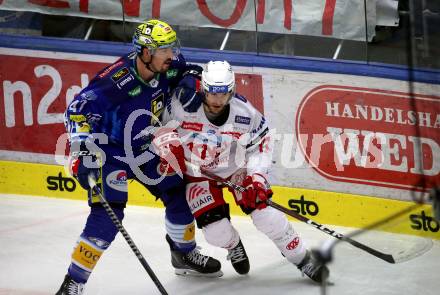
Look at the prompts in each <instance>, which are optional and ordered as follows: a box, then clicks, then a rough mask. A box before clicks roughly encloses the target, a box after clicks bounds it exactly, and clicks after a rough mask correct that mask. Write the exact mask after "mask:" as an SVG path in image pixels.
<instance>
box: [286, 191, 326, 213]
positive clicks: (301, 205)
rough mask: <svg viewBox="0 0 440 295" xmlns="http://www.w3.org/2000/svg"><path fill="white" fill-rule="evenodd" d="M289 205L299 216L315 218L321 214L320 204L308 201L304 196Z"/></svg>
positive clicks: (293, 200)
mask: <svg viewBox="0 0 440 295" xmlns="http://www.w3.org/2000/svg"><path fill="white" fill-rule="evenodd" d="M288 204H289V207H290V208H292V209H293V211H295V212H296V213H298V214H302V215H312V216H315V215H317V214H318V213H319V207H318V204H316V203H315V202H313V201H307V200H306V199H305V198H304V196H303V195H302V196H301V198H300V199H299V200H296V199H290V200H289V202H288Z"/></svg>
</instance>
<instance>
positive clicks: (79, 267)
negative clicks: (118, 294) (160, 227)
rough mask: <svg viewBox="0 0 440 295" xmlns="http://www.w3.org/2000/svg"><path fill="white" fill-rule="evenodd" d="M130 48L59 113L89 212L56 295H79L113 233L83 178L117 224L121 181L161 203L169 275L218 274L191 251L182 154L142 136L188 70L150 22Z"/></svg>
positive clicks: (212, 263) (122, 200) (170, 37)
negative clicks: (94, 181)
mask: <svg viewBox="0 0 440 295" xmlns="http://www.w3.org/2000/svg"><path fill="white" fill-rule="evenodd" d="M133 44H134V47H135V52H133V53H131V54H128V55H125V56H122V57H121V58H120V59H119V60H117V61H116V62H115V63H113V64H112V65H110V66H108V67H106V68H104V69H103V70H102V71H100V72H99V73H98V74H97V75H96V77H94V78H93V79H92V80H91V81H90V84H89V85H88V86H87V87H85V88H84V89H83V90H82V91H81V93H80V94H79V95H77V96H76V97H75V99H74V100H73V101H72V102H71V103H70V104H69V105H68V107H67V110H66V113H65V119H66V120H65V121H66V128H67V131H68V133H69V140H70V153H71V154H70V155H71V157H70V159H71V160H70V162H71V164H70V168H71V172H72V174H73V176H74V177H75V178H76V179H77V180H78V182H79V183H80V184H81V186H82V187H83V188H85V189H87V190H88V203H89V205H90V208H91V210H90V214H89V216H88V218H87V222H86V224H85V227H84V230H83V232H82V233H81V235H80V237H79V239H78V241H77V244H76V246H75V248H74V250H73V253H72V260H71V264H70V266H69V268H68V272H67V275H66V276H65V279H64V282H63V284H62V286H61V288H60V290H59V291H58V292H57V294H69V295H70V294H82V292H83V291H82V290H83V288H84V284H85V283H86V282H87V280H88V278H89V276H90V274H91V272H92V270H93V268H94V267H95V265H96V264H97V262H98V260H99V258H100V257H101V255H102V254H103V253H104V251H105V250H106V249H107V248H108V247H109V246H110V244H111V243H112V241H113V240H114V238H115V236H116V234H117V231H118V230H117V229H116V227H115V226H114V225H113V223H112V221H111V220H110V218H109V217H108V216H107V213H106V211H105V210H104V208H103V207H102V205H101V204H100V202H99V198H98V196H96V195H94V194H93V193H92V190H91V189H90V186H89V184H88V176H89V175H92V176H93V177H94V178H96V179H97V184H98V185H99V186H100V187H101V191H102V192H103V194H104V195H105V197H106V199H107V201H108V202H109V203H110V205H111V207H112V209H113V210H114V211H115V213H116V214H117V216H118V217H119V219H121V220H122V218H123V217H124V208H125V206H126V202H127V179H136V180H138V181H139V182H141V183H143V185H144V186H145V187H146V188H147V189H148V190H149V191H150V192H151V193H152V194H153V195H154V196H156V197H157V198H160V199H161V200H162V202H163V203H164V205H165V208H166V209H165V225H166V231H167V235H166V240H167V242H168V243H169V245H170V249H171V262H172V265H173V267H174V268H175V271H176V273H177V274H190V275H191V274H193V275H200V276H221V275H222V272H221V270H220V268H221V265H220V262H219V261H217V260H215V259H213V258H211V257H209V256H205V255H202V254H201V253H200V252H199V251H198V250H197V248H196V243H195V239H194V218H193V216H192V214H191V211H190V210H189V208H188V205H187V202H186V199H185V185H184V183H183V180H182V178H181V175H182V173H180V172H181V171H178V169H185V164H184V162H182V160H181V159H183V158H184V157H183V149H182V148H181V146H173V145H171V144H170V141H167V140H162V141H161V142H159V143H158V142H155V141H154V140H155V139H154V132H148V131H149V130H150V131H151V130H155V129H154V127H157V125H160V121H159V120H160V117H161V114H162V111H163V110H164V106H165V105H166V103H167V100H168V99H169V91H170V89H171V88H173V87H174V86H175V85H176V84H177V83H178V81H179V79H180V78H181V77H182V75H184V72H185V71H189V70H190V69H191V65H187V64H186V62H185V60H184V58H183V56H182V55H181V54H180V52H179V51H180V50H179V48H180V46H179V41H178V39H177V37H176V33H175V31H174V30H173V29H172V28H171V27H170V26H169V25H168V24H167V23H165V22H162V21H159V20H150V21H147V22H145V23H142V24H140V25H139V26H138V27H137V29H136V31H135V33H134V35H133ZM156 130H157V129H156ZM175 134H176V133H173V132H172V131H171V132H170V133H169V134H160V135H159V136H157V135H158V134H156V137H159V138H162V139H163V138H172V137H173V135H175ZM169 135H171V136H169ZM171 141H172V140H171ZM153 146H154V147H155V152H152V147H153ZM170 149H171V150H172V153H171V154H172V155H173V157H171V158H170V157H168V158H167V155H169V154H170V153H166V152H164V151H169V150H170ZM179 154H180V156H179ZM158 155H160V156H158ZM174 155H175V157H174ZM176 158H177V159H180V160H179V161H178V163H177V167H176V165H172V160H173V159H176ZM140 159H141V160H140ZM182 171H183V170H182ZM176 172H179V173H176Z"/></svg>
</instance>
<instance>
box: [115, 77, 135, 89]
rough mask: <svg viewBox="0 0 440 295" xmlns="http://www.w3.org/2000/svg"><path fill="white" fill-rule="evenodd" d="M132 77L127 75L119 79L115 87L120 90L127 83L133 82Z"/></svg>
mask: <svg viewBox="0 0 440 295" xmlns="http://www.w3.org/2000/svg"><path fill="white" fill-rule="evenodd" d="M133 80H134V77H133V75H131V74H129V75H128V76H126V77H125V78H123V79H121V80H120V82H117V83H116V86H117V87H118V88H119V89H122V87H124V85H126V84H127V83H128V82H130V81H133Z"/></svg>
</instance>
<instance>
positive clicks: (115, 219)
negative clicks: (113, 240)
mask: <svg viewBox="0 0 440 295" xmlns="http://www.w3.org/2000/svg"><path fill="white" fill-rule="evenodd" d="M88 180H89V185H90V187H91V189H92V190H93V191H95V193H96V194H97V195H98V196H99V199H100V201H101V204H102V206H103V207H104V209H105V211H106V212H107V214H108V216H109V217H110V219H111V220H112V222H113V224H114V225H115V226H116V228H117V229H118V230H119V232H120V233H121V234H122V236H123V237H124V239H125V241H127V244H128V245H129V246H130V248H131V250H132V251H133V252H134V254H135V255H136V257H137V259H138V260H139V262H140V263H141V264H142V266H143V267H144V269H145V270H146V271H147V273H148V275H149V276H150V278H151V280H153V283H154V284H155V285H156V287H157V289H159V291H160V293H161V294H163V295H168V293H167V291H166V290H165V288H164V287H163V286H162V284H161V283H160V281H159V279H158V278H157V277H156V274H155V273H154V272H153V270H152V269H151V267H150V266H149V265H148V263H147V261H146V260H145V258H144V256H142V253H141V252H140V251H139V249H138V247H136V244H135V243H134V241H133V240H132V239H131V237H130V235H129V234H128V232H127V231H126V230H125V228H124V226H123V225H122V222H121V221H120V220H119V218H118V216H116V213H115V212H114V211H113V209H112V208H111V207H110V205H109V203H108V202H107V199H106V198H105V197H104V195H103V194H102V193H101V190H100V189H99V187H98V186H97V184H96V180H95V179H94V178H93V177H92V176H89V179H88Z"/></svg>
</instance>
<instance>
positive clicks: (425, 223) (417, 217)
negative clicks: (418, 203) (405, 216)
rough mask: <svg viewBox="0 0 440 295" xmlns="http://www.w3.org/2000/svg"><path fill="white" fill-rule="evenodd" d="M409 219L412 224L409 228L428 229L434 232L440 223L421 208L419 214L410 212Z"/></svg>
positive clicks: (437, 229)
mask: <svg viewBox="0 0 440 295" xmlns="http://www.w3.org/2000/svg"><path fill="white" fill-rule="evenodd" d="M409 220H410V221H411V223H412V225H411V228H413V229H415V230H423V231H430V232H433V233H436V232H438V231H439V230H440V224H439V223H438V221H436V220H435V219H434V218H433V217H432V216H428V215H426V213H425V211H423V210H422V212H420V214H411V215H410V216H409Z"/></svg>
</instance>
